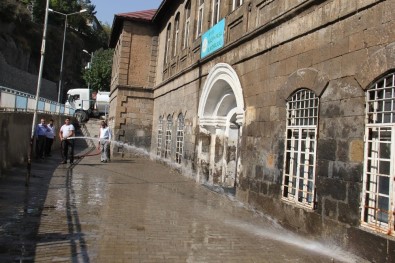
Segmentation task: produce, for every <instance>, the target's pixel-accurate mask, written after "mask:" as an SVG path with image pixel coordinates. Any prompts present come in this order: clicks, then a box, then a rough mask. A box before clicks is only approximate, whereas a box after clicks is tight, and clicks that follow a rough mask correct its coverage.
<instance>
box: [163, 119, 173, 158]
mask: <svg viewBox="0 0 395 263" xmlns="http://www.w3.org/2000/svg"><path fill="white" fill-rule="evenodd" d="M172 129H173V120H172V117H171V115H169V116H167V125H166V146H165V158H170V156H171V131H172Z"/></svg>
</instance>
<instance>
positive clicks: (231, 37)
mask: <svg viewBox="0 0 395 263" xmlns="http://www.w3.org/2000/svg"><path fill="white" fill-rule="evenodd" d="M221 2H222V1H221ZM223 2H225V1H223ZM193 3H194V4H195V2H193ZM175 5H177V6H175V7H174V9H175V10H177V11H175V13H174V14H172V15H170V17H168V19H167V20H166V19H165V18H164V17H161V19H160V22H161V24H160V25H158V26H159V28H160V33H159V49H158V56H157V57H158V61H157V71H156V85H157V86H156V87H155V88H154V94H153V107H154V108H153V109H154V110H153V124H152V127H153V132H152V137H151V152H152V153H156V145H157V136H158V132H157V130H158V121H159V118H160V117H163V137H162V139H163V140H162V147H163V145H164V140H165V131H166V119H167V116H169V115H170V116H171V118H172V120H173V127H172V134H173V135H174V134H175V131H176V126H177V125H176V119H177V116H178V114H179V113H184V114H185V118H186V122H188V125H186V128H185V130H184V134H185V138H184V141H185V151H184V155H183V162H182V165H183V166H184V167H189V168H191V169H190V170H191V171H192V175H193V176H196V177H198V176H201V177H199V178H196V179H197V180H198V181H203V180H209V181H211V182H214V183H218V184H221V182H220V181H221V177H220V173H221V172H222V171H221V169H222V168H223V167H224V166H221V162H223V161H224V160H226V158H228V156H227V152H226V150H227V149H226V147H227V144H226V138H225V136H224V134H225V133H221V132H222V131H221V129H222V128H223V127H220V125H216V126H213V127H211V128H212V130H208V129H206V128H207V127H202V125H200V121H201V120H200V119H199V117H198V111H199V109H198V108H199V105H200V103H201V95H202V93H203V89H204V88H205V83H206V80H207V76H210V75H209V74H210V72H211V69H212V68H215V66H216V65H218V64H219V63H226V64H227V65H229V66H230V67H232V69H234V71H235V75H236V77H237V78H238V79H239V81H240V84H241V88H242V100H243V102H244V108H243V110H244V119H243V123H241V127H240V129H239V132H240V133H239V135H240V145H239V146H237V147H238V149H239V150H238V152H237V153H236V155H237V160H240V164H239V165H238V164H236V168H237V174H236V175H237V180H236V183H237V188H236V196H237V198H238V199H239V200H242V201H243V202H245V203H248V204H249V205H251V206H253V207H256V208H257V209H259V210H261V211H264V212H265V213H266V214H268V215H270V216H272V217H274V218H276V219H277V220H278V222H280V223H281V224H282V225H284V226H285V227H287V228H290V229H293V230H295V231H297V232H301V233H304V234H308V235H311V236H315V237H316V238H319V239H325V240H327V241H328V242H332V241H333V242H335V243H337V244H339V245H340V246H342V247H345V248H347V249H350V250H353V251H356V252H358V253H360V255H362V256H363V257H365V258H367V259H369V260H371V261H375V262H392V261H393V260H394V258H395V242H394V239H393V237H392V236H388V235H385V234H380V233H371V232H369V230H366V229H364V228H362V227H361V222H360V221H361V220H360V218H361V214H360V213H361V212H360V208H361V204H360V202H361V200H360V196H361V190H362V175H363V161H364V153H363V149H364V129H365V104H366V103H365V96H366V94H365V90H366V89H367V88H368V87H369V85H370V84H371V83H373V82H374V81H376V80H377V79H379V78H380V77H382V76H383V75H384V74H386V73H388V72H392V71H394V70H395V58H394V55H393V54H395V52H394V47H395V31H394V28H395V21H394V18H393V16H392V13H391V10H394V8H395V2H394V1H391V0H387V1H385V0H366V1H339V0H326V1H312V0H291V1H280V0H273V1H263V0H250V1H244V3H243V5H242V6H241V7H240V8H239V9H236V10H235V11H233V12H231V13H229V14H228V15H227V17H226V19H227V21H226V25H227V29H226V31H225V42H226V43H225V46H224V47H223V48H222V49H221V50H219V51H218V52H216V53H214V54H212V55H209V56H208V57H205V58H204V59H200V57H199V53H200V38H197V39H195V36H194V33H193V32H195V28H193V27H191V35H192V36H191V40H192V41H191V45H190V47H189V48H187V49H185V50H180V51H179V52H178V53H177V55H176V56H174V57H171V58H170V61H169V63H167V64H164V63H163V58H164V54H165V50H164V48H165V46H166V45H165V41H166V29H167V25H168V24H169V23H172V24H174V17H175V15H176V13H177V12H181V14H183V8H184V6H183V4H180V5H178V4H175ZM193 8H195V7H194V6H192V9H193ZM205 8H206V10H210V3H209V1H207V4H206V6H205ZM224 8H225V9H226V10H228V9H227V8H229V7H228V6H226V7H224ZM208 13H209V12H206V11H205V14H206V19H205V24H204V29H203V32H204V31H206V30H207V29H208V28H209V26H210V25H209V22H208V21H209V17H208ZM164 14H166V15H167V14H168V13H164ZM195 16H196V12H193V11H192V15H191V21H194V20H196V17H195ZM181 17H182V15H181ZM192 24H194V23H192ZM181 31H182V28H181ZM192 38H193V39H192ZM139 52H141V51H139ZM170 53H171V51H170ZM129 77H135V76H131V75H129ZM136 78H137V77H136ZM223 82H225V81H223ZM223 82H222V84H223ZM214 84H216V83H214ZM222 84H221V83H220V84H218V85H213V87H214V88H217V89H219V90H220V89H221V88H222V87H223V86H222ZM303 88H307V89H310V90H311V91H313V92H314V93H315V95H316V96H317V97H318V98H319V117H318V125H317V128H318V132H317V145H318V147H317V153H316V165H315V168H316V172H315V193H316V196H315V202H314V205H313V207H303V206H302V205H300V204H296V202H295V203H292V202H287V201H286V200H284V198H283V196H282V189H281V187H282V180H283V172H284V171H283V166H284V152H285V149H284V148H285V133H286V118H287V112H286V103H287V99H288V98H289V97H290V96H291V95H292V94H293V93H295V92H296V91H298V90H299V89H303ZM224 90H226V92H229V91H230V90H229V89H224ZM223 95H224V96H223V99H224V100H225V99H226V96H227V95H228V94H225V93H224V94H223ZM122 101H125V100H122ZM122 101H119V100H118V102H116V103H121V102H122ZM207 101H210V98H208V99H207ZM116 103H115V104H116ZM212 103H218V102H216V101H212ZM218 105H220V104H218ZM114 106H116V107H120V108H119V110H117V111H120V112H125V109H124V106H125V105H124V104H123V105H122V104H116V105H114ZM214 117H223V116H214ZM175 141H176V139H175V137H174V136H173V139H172V147H171V149H172V153H171V156H169V157H168V159H169V160H170V161H173V162H174V161H175V154H174V149H175ZM237 160H236V161H237ZM216 169H217V170H216ZM217 172H218V173H217ZM371 240H374V244H376V245H374V246H372V243H371ZM378 247H380V249H378Z"/></svg>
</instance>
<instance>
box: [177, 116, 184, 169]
mask: <svg viewBox="0 0 395 263" xmlns="http://www.w3.org/2000/svg"><path fill="white" fill-rule="evenodd" d="M183 151H184V116H183V115H182V113H180V114H179V115H178V121H177V145H176V162H177V163H181V161H182V154H183Z"/></svg>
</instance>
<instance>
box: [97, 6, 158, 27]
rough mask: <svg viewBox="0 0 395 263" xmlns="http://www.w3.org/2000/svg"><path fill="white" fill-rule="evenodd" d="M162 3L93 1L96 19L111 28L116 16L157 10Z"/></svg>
mask: <svg viewBox="0 0 395 263" xmlns="http://www.w3.org/2000/svg"><path fill="white" fill-rule="evenodd" d="M161 2H162V0H91V3H92V4H94V5H95V6H96V8H95V10H96V12H97V13H96V18H97V19H98V20H99V21H101V22H103V23H108V24H109V25H110V26H111V25H112V22H113V20H114V15H115V14H119V13H129V12H135V11H141V10H147V9H156V8H158V7H159V6H160V3H161Z"/></svg>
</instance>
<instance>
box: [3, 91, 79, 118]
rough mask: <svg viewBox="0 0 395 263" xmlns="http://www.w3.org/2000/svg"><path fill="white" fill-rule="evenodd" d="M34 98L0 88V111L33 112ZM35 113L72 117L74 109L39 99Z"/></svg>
mask: <svg viewBox="0 0 395 263" xmlns="http://www.w3.org/2000/svg"><path fill="white" fill-rule="evenodd" d="M35 107H36V96H34V95H32V94H29V93H25V92H22V91H18V90H14V89H10V88H7V87H3V86H0V111H13V112H15V111H19V112H34V110H35ZM37 111H38V112H42V113H50V114H60V115H73V114H74V109H73V108H70V107H66V106H65V105H64V104H60V103H58V102H56V101H52V100H48V99H45V98H41V97H40V98H39V101H38V106H37Z"/></svg>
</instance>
